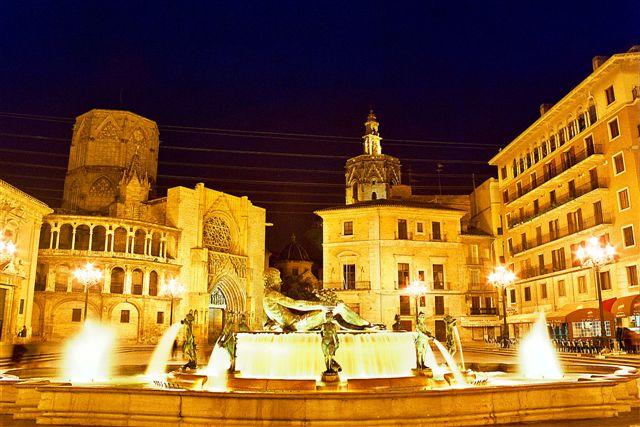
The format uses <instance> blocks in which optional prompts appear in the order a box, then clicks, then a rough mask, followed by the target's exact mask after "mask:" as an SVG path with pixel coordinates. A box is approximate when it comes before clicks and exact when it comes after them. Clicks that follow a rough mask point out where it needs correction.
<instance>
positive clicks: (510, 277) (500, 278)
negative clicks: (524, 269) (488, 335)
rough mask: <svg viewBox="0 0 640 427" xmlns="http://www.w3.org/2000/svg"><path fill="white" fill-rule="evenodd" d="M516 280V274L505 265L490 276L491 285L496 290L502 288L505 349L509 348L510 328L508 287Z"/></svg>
mask: <svg viewBox="0 0 640 427" xmlns="http://www.w3.org/2000/svg"><path fill="white" fill-rule="evenodd" d="M515 280H516V275H515V273H514V272H513V271H511V270H508V269H507V268H505V266H504V265H500V266H498V267H496V269H495V270H493V272H491V274H489V283H490V284H491V285H492V286H495V287H496V288H502V317H503V318H502V320H503V321H504V326H503V331H502V345H503V347H504V348H508V347H509V326H508V325H507V287H509V286H510V285H511V284H512V283H513V282H515Z"/></svg>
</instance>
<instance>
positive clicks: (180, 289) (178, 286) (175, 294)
mask: <svg viewBox="0 0 640 427" xmlns="http://www.w3.org/2000/svg"><path fill="white" fill-rule="evenodd" d="M184 291H185V287H184V285H183V284H182V283H180V282H178V281H177V280H176V279H171V280H169V282H168V283H166V284H165V285H164V287H163V288H162V295H166V296H168V297H171V314H170V315H169V326H171V325H173V300H174V299H175V298H179V297H180V295H182V294H183V293H184Z"/></svg>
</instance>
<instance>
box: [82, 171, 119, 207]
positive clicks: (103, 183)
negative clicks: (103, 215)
mask: <svg viewBox="0 0 640 427" xmlns="http://www.w3.org/2000/svg"><path fill="white" fill-rule="evenodd" d="M115 194H116V192H115V189H114V188H113V185H112V184H111V181H109V180H108V179H107V178H106V177H104V176H102V177H100V178H98V179H96V180H95V181H94V182H93V184H91V188H90V189H89V193H88V194H87V199H86V203H85V207H86V209H87V210H89V211H97V210H100V209H103V208H105V207H107V206H109V205H110V204H111V202H113V201H114V199H115Z"/></svg>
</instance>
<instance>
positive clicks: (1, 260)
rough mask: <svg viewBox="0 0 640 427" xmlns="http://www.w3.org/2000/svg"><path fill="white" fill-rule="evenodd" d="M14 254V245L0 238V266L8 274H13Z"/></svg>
mask: <svg viewBox="0 0 640 427" xmlns="http://www.w3.org/2000/svg"><path fill="white" fill-rule="evenodd" d="M15 254H16V245H15V244H14V243H13V242H12V241H11V240H7V241H5V240H4V239H2V238H0V265H2V266H4V267H3V270H4V271H6V272H8V273H13V272H14V266H13V262H12V261H13V257H14V255H15Z"/></svg>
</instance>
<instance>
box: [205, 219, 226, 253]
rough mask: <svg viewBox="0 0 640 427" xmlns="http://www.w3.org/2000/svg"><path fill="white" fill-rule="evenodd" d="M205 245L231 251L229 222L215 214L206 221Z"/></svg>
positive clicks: (218, 250) (213, 248)
mask: <svg viewBox="0 0 640 427" xmlns="http://www.w3.org/2000/svg"><path fill="white" fill-rule="evenodd" d="M203 241H204V246H205V247H206V248H208V249H211V250H213V251H216V252H229V251H230V250H231V230H229V226H228V225H227V223H226V222H225V221H224V220H223V219H222V218H220V217H217V216H214V217H211V218H209V219H207V220H206V221H205V223H204V231H203Z"/></svg>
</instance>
